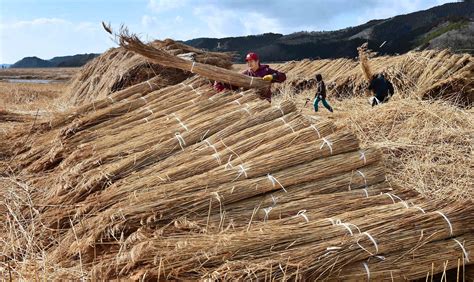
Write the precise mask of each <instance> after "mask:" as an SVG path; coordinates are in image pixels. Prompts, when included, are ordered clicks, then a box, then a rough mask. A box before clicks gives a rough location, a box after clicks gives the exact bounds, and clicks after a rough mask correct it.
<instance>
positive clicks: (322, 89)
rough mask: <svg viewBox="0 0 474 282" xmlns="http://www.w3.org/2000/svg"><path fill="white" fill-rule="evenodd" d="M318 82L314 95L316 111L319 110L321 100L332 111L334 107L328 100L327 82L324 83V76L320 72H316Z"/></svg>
mask: <svg viewBox="0 0 474 282" xmlns="http://www.w3.org/2000/svg"><path fill="white" fill-rule="evenodd" d="M316 83H317V84H316V86H317V87H316V94H315V95H314V101H313V107H314V111H315V112H317V111H318V106H319V102H323V106H324V107H325V108H326V109H328V110H329V111H330V112H331V113H332V112H333V109H332V107H331V106H330V105H329V103H328V102H327V101H326V84H324V81H323V76H322V75H321V74H319V73H318V74H316Z"/></svg>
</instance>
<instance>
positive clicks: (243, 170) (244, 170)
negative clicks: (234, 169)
mask: <svg viewBox="0 0 474 282" xmlns="http://www.w3.org/2000/svg"><path fill="white" fill-rule="evenodd" d="M247 170H248V168H245V166H244V165H239V166H238V173H239V174H238V175H237V177H236V178H234V180H232V181H235V180H236V179H239V177H240V176H241V175H242V174H243V175H244V176H245V178H247Z"/></svg>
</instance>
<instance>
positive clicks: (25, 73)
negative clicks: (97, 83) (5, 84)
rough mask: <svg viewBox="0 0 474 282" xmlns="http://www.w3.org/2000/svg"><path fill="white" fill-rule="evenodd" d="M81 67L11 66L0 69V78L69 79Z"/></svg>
mask: <svg viewBox="0 0 474 282" xmlns="http://www.w3.org/2000/svg"><path fill="white" fill-rule="evenodd" d="M79 70H80V68H9V69H0V80H5V79H47V80H61V81H67V80H69V79H71V77H72V76H73V75H74V74H76V72H77V71H79Z"/></svg>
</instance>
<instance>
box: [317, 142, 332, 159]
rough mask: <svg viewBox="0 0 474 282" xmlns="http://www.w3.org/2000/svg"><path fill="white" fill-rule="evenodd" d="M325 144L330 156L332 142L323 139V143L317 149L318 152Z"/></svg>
mask: <svg viewBox="0 0 474 282" xmlns="http://www.w3.org/2000/svg"><path fill="white" fill-rule="evenodd" d="M325 144H326V145H328V147H329V151H330V152H331V155H332V142H331V141H329V140H328V139H326V138H323V143H322V144H321V146H320V147H319V150H321V149H322V148H323V147H324V145H325Z"/></svg>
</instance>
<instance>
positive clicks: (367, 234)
mask: <svg viewBox="0 0 474 282" xmlns="http://www.w3.org/2000/svg"><path fill="white" fill-rule="evenodd" d="M362 234H364V235H366V236H367V237H368V238H369V239H370V241H372V243H373V244H374V247H375V254H372V253H371V252H370V251H369V250H367V249H366V248H364V247H362V245H361V244H360V243H359V241H360V239H359V240H357V245H359V247H360V248H361V249H363V250H364V251H366V252H367V253H369V254H370V255H371V256H373V255H376V254H377V253H378V252H379V246H378V245H377V242H376V241H375V239H374V237H372V235H370V234H369V233H368V232H364V233H362Z"/></svg>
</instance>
